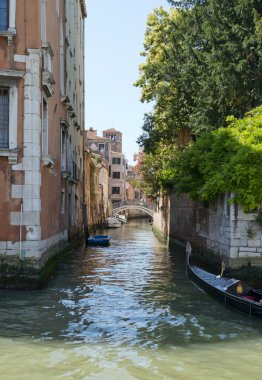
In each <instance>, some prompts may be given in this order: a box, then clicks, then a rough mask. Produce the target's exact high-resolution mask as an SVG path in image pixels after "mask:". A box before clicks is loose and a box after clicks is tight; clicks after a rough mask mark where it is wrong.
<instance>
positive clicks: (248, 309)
mask: <svg viewBox="0 0 262 380" xmlns="http://www.w3.org/2000/svg"><path fill="white" fill-rule="evenodd" d="M186 269H187V276H188V278H189V279H190V280H192V282H193V283H194V284H195V285H198V286H199V287H200V288H201V289H202V290H204V291H205V292H206V293H207V294H209V295H211V296H212V297H214V298H215V299H217V300H218V301H220V302H223V303H224V305H225V306H226V307H228V306H229V307H233V308H235V309H237V310H239V311H241V312H244V313H247V314H249V316H256V317H258V318H262V292H261V291H258V290H255V289H253V288H251V287H250V286H249V285H247V284H246V283H244V282H243V281H240V280H237V279H235V278H226V277H224V276H221V275H219V276H216V275H214V274H212V273H209V272H207V271H205V270H203V269H201V268H199V267H198V266H196V265H195V264H194V263H193V261H192V258H191V254H190V253H189V252H187V263H186Z"/></svg>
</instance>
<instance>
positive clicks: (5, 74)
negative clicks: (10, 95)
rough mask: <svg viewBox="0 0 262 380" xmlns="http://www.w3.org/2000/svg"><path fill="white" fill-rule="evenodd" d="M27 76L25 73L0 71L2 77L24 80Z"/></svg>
mask: <svg viewBox="0 0 262 380" xmlns="http://www.w3.org/2000/svg"><path fill="white" fill-rule="evenodd" d="M24 76H25V72H24V71H18V70H0V77H9V78H10V77H12V78H23V77H24Z"/></svg>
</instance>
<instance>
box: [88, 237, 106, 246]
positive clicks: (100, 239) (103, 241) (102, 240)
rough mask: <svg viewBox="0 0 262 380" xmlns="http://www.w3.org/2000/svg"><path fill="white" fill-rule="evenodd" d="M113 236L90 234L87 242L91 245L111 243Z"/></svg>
mask: <svg viewBox="0 0 262 380" xmlns="http://www.w3.org/2000/svg"><path fill="white" fill-rule="evenodd" d="M110 239H111V236H108V235H95V236H90V237H89V238H88V239H87V244H89V245H109V244H110Z"/></svg>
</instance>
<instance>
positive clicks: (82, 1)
mask: <svg viewBox="0 0 262 380" xmlns="http://www.w3.org/2000/svg"><path fill="white" fill-rule="evenodd" d="M80 7H81V11H82V16H83V17H87V11H86V2H85V0H80Z"/></svg>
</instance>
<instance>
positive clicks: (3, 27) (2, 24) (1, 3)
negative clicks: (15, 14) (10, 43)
mask: <svg viewBox="0 0 262 380" xmlns="http://www.w3.org/2000/svg"><path fill="white" fill-rule="evenodd" d="M7 29H8V0H0V31H1V32H6V31H7Z"/></svg>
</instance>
